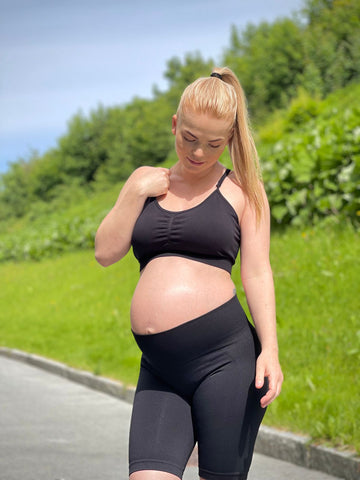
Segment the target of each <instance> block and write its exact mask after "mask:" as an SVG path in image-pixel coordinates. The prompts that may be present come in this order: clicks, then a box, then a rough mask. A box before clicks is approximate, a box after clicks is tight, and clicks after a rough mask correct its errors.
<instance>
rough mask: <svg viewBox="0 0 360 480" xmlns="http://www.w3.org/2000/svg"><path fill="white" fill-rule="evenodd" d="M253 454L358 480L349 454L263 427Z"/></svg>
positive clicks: (80, 375) (90, 383)
mask: <svg viewBox="0 0 360 480" xmlns="http://www.w3.org/2000/svg"><path fill="white" fill-rule="evenodd" d="M0 355H2V356H4V357H8V358H11V359H13V360H17V361H21V362H24V363H27V364H30V365H33V366H35V367H38V368H41V369H43V370H46V371H48V372H49V373H53V374H55V375H59V376H61V377H64V378H66V379H68V380H71V381H73V382H76V383H80V384H82V385H85V386H87V387H89V388H92V389H94V390H98V391H100V392H102V393H105V394H107V395H112V396H113V397H116V398H119V399H121V400H124V401H126V402H128V403H132V402H133V400H134V395H135V387H133V386H127V385H124V384H123V383H121V382H119V381H116V380H111V379H109V378H105V377H101V376H98V375H94V374H93V373H90V372H88V371H85V370H79V369H76V368H73V367H69V366H68V365H66V364H64V363H61V362H58V361H55V360H52V359H48V358H45V357H42V356H40V355H36V354H33V353H27V352H23V351H21V350H17V349H11V348H6V347H0ZM255 452H257V453H261V454H263V455H267V456H270V457H274V458H277V459H279V460H285V461H287V462H291V463H294V464H295V465H299V466H302V467H305V468H309V469H314V470H319V471H321V472H324V473H328V474H330V475H334V476H335V477H339V478H342V479H344V480H359V478H360V457H358V456H356V455H355V454H353V453H351V452H341V451H338V450H336V449H334V448H327V447H323V446H318V445H313V444H311V440H310V437H306V436H301V435H297V434H294V433H290V432H284V431H280V430H277V429H275V428H272V427H267V426H265V425H262V426H261V427H260V431H259V434H258V438H257V440H256V445H255Z"/></svg>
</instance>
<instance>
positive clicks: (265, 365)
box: [241, 192, 283, 407]
mask: <svg viewBox="0 0 360 480" xmlns="http://www.w3.org/2000/svg"><path fill="white" fill-rule="evenodd" d="M263 194H264V200H265V208H264V210H263V212H262V217H261V220H260V223H259V225H256V217H255V211H254V210H253V209H252V208H251V207H250V206H249V205H248V204H247V205H246V207H245V210H244V213H243V216H242V218H241V238H242V239H241V280H242V283H243V286H244V290H245V295H246V299H247V303H248V305H249V310H250V313H251V316H252V318H253V320H254V323H255V328H256V332H257V334H258V337H259V340H260V343H261V348H262V352H261V355H260V356H259V357H258V360H257V366H256V382H255V384H256V387H257V388H261V387H262V386H263V384H264V377H268V379H269V390H268V393H267V394H266V395H265V396H264V397H262V399H261V405H262V407H265V406H267V405H269V403H271V402H272V401H273V400H274V399H275V398H276V397H277V396H278V395H279V393H280V390H281V384H282V381H283V375H282V372H281V368H280V364H279V360H278V342H277V335H276V312H275V292H274V282H273V276H272V270H271V265H270V260H269V251H270V211H269V206H268V202H267V199H266V194H265V192H263Z"/></svg>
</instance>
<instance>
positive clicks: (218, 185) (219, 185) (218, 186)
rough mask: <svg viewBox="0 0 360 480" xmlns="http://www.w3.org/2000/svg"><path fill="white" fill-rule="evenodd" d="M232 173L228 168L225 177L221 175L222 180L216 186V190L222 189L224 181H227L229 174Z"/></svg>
mask: <svg viewBox="0 0 360 480" xmlns="http://www.w3.org/2000/svg"><path fill="white" fill-rule="evenodd" d="M230 172H231V170H230V168H227V169H226V170H225V173H224V174H223V175H221V178H220V180H219V181H218V183H217V184H216V188H220V187H221V184H222V183H223V181H224V180H225V178H226V177H227V176H228V175H229V173H230Z"/></svg>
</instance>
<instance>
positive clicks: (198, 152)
mask: <svg viewBox="0 0 360 480" xmlns="http://www.w3.org/2000/svg"><path fill="white" fill-rule="evenodd" d="M194 155H195V156H196V157H197V158H202V157H203V156H204V150H203V149H202V148H201V147H196V148H194Z"/></svg>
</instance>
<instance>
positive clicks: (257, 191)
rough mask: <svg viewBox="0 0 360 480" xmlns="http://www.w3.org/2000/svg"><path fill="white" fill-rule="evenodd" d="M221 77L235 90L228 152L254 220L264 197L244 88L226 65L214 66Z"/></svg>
mask: <svg viewBox="0 0 360 480" xmlns="http://www.w3.org/2000/svg"><path fill="white" fill-rule="evenodd" d="M214 73H217V74H219V75H221V78H222V81H223V82H225V83H227V84H228V85H231V86H232V87H233V89H234V90H235V94H236V99H237V106H236V115H235V121H234V125H233V135H232V137H231V139H230V141H229V152H230V157H231V160H232V164H233V167H234V173H235V177H236V179H237V181H238V182H239V184H240V185H241V188H242V189H243V191H244V193H245V194H246V196H247V198H248V200H249V203H250V205H251V206H252V207H253V208H254V209H255V213H256V219H257V221H259V220H260V218H261V212H262V210H263V208H264V198H263V193H262V189H261V181H262V178H261V170H260V163H259V157H258V154H257V151H256V147H255V142H254V139H253V136H252V133H251V131H250V127H249V118H248V110H247V105H246V98H245V94H244V91H243V89H242V87H241V85H240V83H239V80H238V78H237V77H236V75H235V74H234V73H233V72H232V71H231V70H230V69H229V68H227V67H224V68H216V69H215V70H214Z"/></svg>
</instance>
